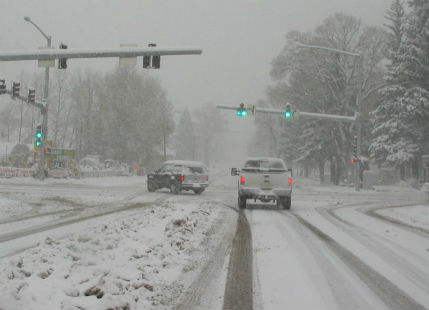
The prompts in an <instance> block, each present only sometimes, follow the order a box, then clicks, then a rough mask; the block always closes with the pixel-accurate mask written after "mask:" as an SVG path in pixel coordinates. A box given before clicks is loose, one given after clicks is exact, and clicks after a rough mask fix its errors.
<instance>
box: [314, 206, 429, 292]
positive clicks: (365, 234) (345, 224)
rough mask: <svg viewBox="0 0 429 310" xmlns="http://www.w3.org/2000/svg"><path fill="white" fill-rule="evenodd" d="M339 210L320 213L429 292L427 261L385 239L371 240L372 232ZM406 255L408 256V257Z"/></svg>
mask: <svg viewBox="0 0 429 310" xmlns="http://www.w3.org/2000/svg"><path fill="white" fill-rule="evenodd" d="M338 209H340V208H334V209H325V210H318V211H319V213H320V214H321V215H322V216H323V217H324V218H326V219H327V220H328V221H329V222H330V223H332V224H333V225H335V226H337V227H338V228H339V229H340V230H341V231H342V232H344V233H346V234H348V235H349V236H350V237H352V238H353V239H354V240H356V241H357V242H359V243H360V244H362V245H363V246H364V247H366V248H367V249H370V250H371V252H372V253H374V254H375V255H377V256H378V257H379V258H380V259H381V260H383V261H385V262H386V263H387V264H389V265H390V266H391V267H392V268H394V269H395V270H397V271H398V272H400V273H401V274H402V275H403V276H404V277H405V278H407V279H408V280H409V281H410V282H412V283H414V284H415V285H416V286H417V287H419V288H423V290H425V291H428V292H429V274H428V273H427V272H426V271H425V270H424V269H423V268H424V267H422V266H425V265H426V264H427V261H423V259H422V258H421V257H418V256H417V255H416V254H414V253H412V252H410V251H409V250H407V249H405V248H404V247H402V246H401V245H398V244H395V243H394V242H392V241H391V240H389V239H386V238H383V237H377V239H378V240H377V239H376V238H374V237H372V238H371V236H373V233H372V232H370V231H369V230H367V229H365V228H363V227H359V226H356V225H354V224H353V223H351V222H349V221H347V220H345V219H344V218H342V217H341V216H339V215H338V214H336V213H335V211H336V210H338ZM386 244H391V245H393V246H394V247H395V248H397V249H399V250H400V251H396V252H395V251H394V250H393V249H391V248H389V247H388V246H386ZM404 254H408V256H406V255H404ZM409 256H412V257H413V259H414V261H413V260H410V259H409ZM416 260H418V261H419V263H420V266H421V267H420V268H418V267H417V266H416Z"/></svg>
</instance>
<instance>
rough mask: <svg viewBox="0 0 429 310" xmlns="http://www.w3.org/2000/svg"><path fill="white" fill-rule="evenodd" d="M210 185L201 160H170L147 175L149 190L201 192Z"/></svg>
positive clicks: (175, 192)
mask: <svg viewBox="0 0 429 310" xmlns="http://www.w3.org/2000/svg"><path fill="white" fill-rule="evenodd" d="M208 185H209V176H208V172H207V168H206V166H204V164H203V163H202V162H199V161H186V160H169V161H166V162H164V163H163V164H162V166H161V168H159V169H158V170H156V171H154V172H151V173H149V174H148V175H147V190H148V191H149V192H153V191H156V190H157V189H160V188H168V189H170V191H171V192H172V193H173V194H179V193H180V192H181V191H193V192H194V193H195V194H201V193H202V192H203V191H204V190H205V189H206V188H207V187H208Z"/></svg>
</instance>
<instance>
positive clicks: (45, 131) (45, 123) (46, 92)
mask: <svg viewBox="0 0 429 310" xmlns="http://www.w3.org/2000/svg"><path fill="white" fill-rule="evenodd" d="M24 20H25V21H26V22H29V23H30V24H32V25H33V26H34V27H36V29H37V30H39V32H40V33H41V34H42V35H43V36H44V37H45V39H46V42H47V47H48V48H50V47H51V39H52V38H51V36H49V35H46V34H45V33H44V32H43V30H42V29H40V27H39V26H38V25H37V24H36V23H35V22H33V21H32V20H31V19H30V17H28V16H25V17H24ZM48 97H49V67H46V68H45V87H44V90H43V100H44V101H45V113H43V115H42V117H43V120H42V123H43V124H42V130H43V139H42V147H41V150H42V151H41V165H40V166H41V171H40V178H41V179H44V178H45V173H44V170H45V152H44V151H43V150H44V147H45V141H46V140H47V138H48V108H49V100H48Z"/></svg>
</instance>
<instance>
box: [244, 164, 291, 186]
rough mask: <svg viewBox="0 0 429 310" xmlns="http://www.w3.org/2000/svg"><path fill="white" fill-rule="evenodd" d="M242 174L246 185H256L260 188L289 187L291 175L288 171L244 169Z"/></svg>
mask: <svg viewBox="0 0 429 310" xmlns="http://www.w3.org/2000/svg"><path fill="white" fill-rule="evenodd" d="M242 176H244V178H245V179H246V181H245V184H243V186H245V187H256V188H260V189H273V188H288V187H290V184H289V183H288V179H289V177H290V175H289V172H287V171H268V170H267V171H261V170H254V171H252V170H250V169H249V170H247V169H246V170H244V171H242Z"/></svg>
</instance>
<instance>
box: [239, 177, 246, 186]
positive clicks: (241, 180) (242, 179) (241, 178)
mask: <svg viewBox="0 0 429 310" xmlns="http://www.w3.org/2000/svg"><path fill="white" fill-rule="evenodd" d="M244 183H246V178H245V177H243V176H241V177H240V184H241V185H243V184H244Z"/></svg>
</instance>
